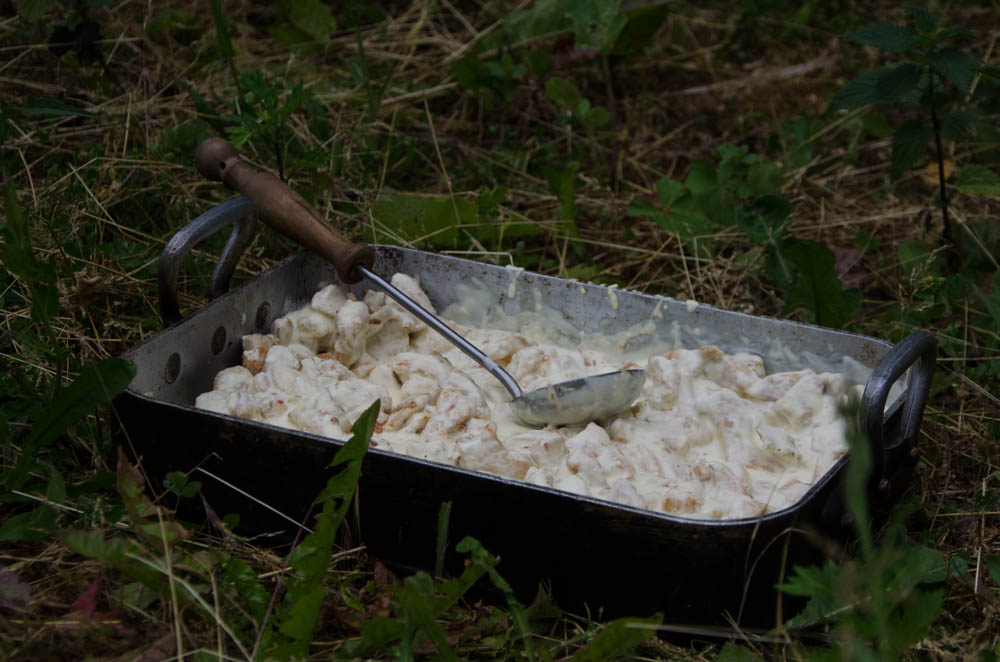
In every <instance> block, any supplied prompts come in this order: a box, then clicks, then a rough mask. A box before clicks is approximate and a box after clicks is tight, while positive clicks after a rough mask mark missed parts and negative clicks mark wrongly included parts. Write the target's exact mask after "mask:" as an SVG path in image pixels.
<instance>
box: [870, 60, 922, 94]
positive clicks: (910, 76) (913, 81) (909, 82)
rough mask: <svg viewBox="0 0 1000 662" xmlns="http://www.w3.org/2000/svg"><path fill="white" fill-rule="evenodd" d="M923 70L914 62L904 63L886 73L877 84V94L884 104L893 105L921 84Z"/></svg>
mask: <svg viewBox="0 0 1000 662" xmlns="http://www.w3.org/2000/svg"><path fill="white" fill-rule="evenodd" d="M922 74H923V69H921V68H920V66H919V65H916V64H914V63H912V62H904V63H903V64H901V65H899V66H898V67H896V68H894V69H891V70H889V71H886V72H885V73H884V74H883V75H882V76H881V77H879V79H878V82H876V84H875V94H876V95H877V96H878V100H879V101H880V102H883V103H892V102H894V101H899V100H900V99H902V98H903V97H904V96H906V94H907V93H908V92H910V90H912V89H913V88H914V87H916V86H917V83H918V82H920V76H921V75H922Z"/></svg>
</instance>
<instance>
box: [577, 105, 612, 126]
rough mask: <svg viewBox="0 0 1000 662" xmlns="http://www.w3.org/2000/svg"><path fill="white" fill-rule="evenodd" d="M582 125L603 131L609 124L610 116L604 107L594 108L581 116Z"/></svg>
mask: <svg viewBox="0 0 1000 662" xmlns="http://www.w3.org/2000/svg"><path fill="white" fill-rule="evenodd" d="M583 123H584V124H586V125H587V126H590V127H593V128H595V129H604V128H607V127H608V125H609V124H611V115H610V114H609V113H608V110H607V109H606V108H605V107H604V106H594V107H593V108H591V109H590V110H589V111H587V114H586V115H584V116H583Z"/></svg>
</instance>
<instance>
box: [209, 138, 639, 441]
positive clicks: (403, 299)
mask: <svg viewBox="0 0 1000 662" xmlns="http://www.w3.org/2000/svg"><path fill="white" fill-rule="evenodd" d="M195 164H196V166H197V168H198V172H200V173H201V174H202V175H204V176H205V177H207V178H208V179H211V180H213V181H221V182H223V183H224V184H225V185H226V186H227V187H229V188H231V189H233V190H236V191H239V192H240V193H242V194H243V195H245V196H247V197H248V198H250V199H251V200H253V201H254V203H255V204H256V205H257V207H258V208H259V209H260V211H261V216H262V217H263V220H264V221H265V222H266V223H267V224H268V225H270V226H271V227H273V228H274V229H275V230H277V231H278V232H280V233H281V234H283V235H285V236H287V237H289V238H290V239H293V240H294V241H296V242H298V243H300V244H302V245H303V246H305V247H306V248H308V249H309V250H311V251H313V252H314V253H316V254H318V255H320V256H321V257H323V258H325V259H327V260H329V261H330V262H331V263H333V265H334V266H335V267H336V269H337V275H338V276H339V277H340V279H341V280H342V281H343V282H345V283H357V282H359V281H360V280H361V279H362V278H367V279H368V280H369V281H371V282H372V283H374V284H375V285H377V286H378V287H379V288H380V289H381V290H383V291H384V292H385V293H386V294H388V295H389V296H390V297H392V298H393V299H395V300H396V301H397V302H398V303H399V304H400V305H401V306H403V308H405V309H406V310H408V311H410V312H411V313H413V314H414V315H416V316H417V317H418V318H420V319H421V320H423V322H424V323H425V324H427V326H429V327H431V328H432V329H434V330H435V331H437V332H438V333H440V334H441V335H442V336H444V337H445V338H447V339H448V340H449V341H451V342H452V343H453V344H454V345H455V346H456V347H458V348H459V349H461V350H462V351H463V352H465V353H466V354H467V355H468V356H469V357H470V358H471V359H472V360H473V361H475V362H476V363H478V364H479V365H481V366H483V367H484V368H486V370H488V371H489V372H490V374H492V375H493V376H494V377H496V378H497V379H498V380H500V383H501V384H503V385H504V388H506V389H507V391H508V392H509V393H510V395H511V398H513V400H512V401H511V410H512V411H513V413H514V416H515V417H516V418H517V420H518V421H519V422H520V423H522V424H524V425H528V426H531V427H541V426H544V425H548V424H552V425H574V424H578V423H586V422H588V421H594V420H601V419H605V418H610V417H611V416H614V415H615V414H617V413H619V412H620V411H622V410H623V409H625V408H626V407H628V406H629V405H631V404H632V401H633V400H635V398H636V396H638V395H639V391H640V390H642V385H643V382H645V380H646V373H645V371H643V370H621V371H616V372H609V373H605V374H602V375H594V376H592V377H583V378H581V379H573V380H570V381H565V382H560V383H558V384H553V385H552V386H546V387H544V388H540V389H536V390H534V391H529V392H527V393H525V392H524V391H522V390H521V387H520V386H518V384H517V381H516V380H515V379H514V378H513V377H512V376H511V375H510V373H508V372H507V371H506V370H504V369H503V368H502V367H501V366H500V365H498V364H497V362H496V361H494V360H493V359H491V358H490V357H489V356H487V355H486V354H484V353H483V352H482V350H480V349H479V348H478V347H476V346H475V345H473V344H472V343H470V342H469V341H468V340H466V339H465V338H463V337H462V336H461V335H459V334H457V333H455V331H454V330H452V329H451V327H449V326H448V325H446V324H445V323H444V322H442V321H441V320H440V319H438V318H437V317H436V316H434V315H433V314H431V313H430V312H429V311H427V310H425V309H424V308H422V307H421V306H420V305H419V304H417V303H416V302H415V301H413V300H412V299H410V298H409V297H408V296H406V295H405V294H403V293H402V292H400V291H399V290H398V289H397V288H395V287H393V285H392V284H390V283H388V282H387V281H385V280H384V279H382V278H381V277H380V276H378V275H377V274H375V273H373V272H372V271H371V269H372V266H373V264H374V261H375V253H374V251H373V250H372V248H371V246H368V245H367V244H355V243H351V242H349V241H347V240H346V239H344V238H343V237H342V236H340V234H338V233H337V232H336V231H335V230H333V228H331V227H330V226H329V225H328V224H327V223H326V221H324V220H323V218H322V217H321V216H320V215H319V213H318V212H317V211H316V210H315V209H314V208H313V207H312V205H310V204H309V203H308V202H307V201H306V200H305V199H304V198H303V197H302V196H300V195H299V194H298V193H296V192H295V191H293V190H292V189H291V188H290V187H289V186H288V185H287V184H285V183H284V182H282V181H281V180H280V179H278V178H277V177H275V176H274V175H272V174H270V173H267V172H263V171H260V170H257V169H256V168H254V167H253V166H252V165H250V164H249V163H247V162H246V161H244V160H243V159H242V158H241V157H240V155H239V153H238V152H237V151H236V148H235V147H233V145H232V144H230V143H229V142H228V141H226V140H223V139H222V138H209V139H207V140H205V141H203V142H202V143H201V144H200V145H198V149H197V150H196V151H195Z"/></svg>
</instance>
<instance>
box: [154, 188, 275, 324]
mask: <svg viewBox="0 0 1000 662" xmlns="http://www.w3.org/2000/svg"><path fill="white" fill-rule="evenodd" d="M256 216H257V206H256V205H255V204H254V203H253V201H252V200H250V199H248V198H244V197H239V198H235V199H233V200H228V201H226V202H223V203H222V204H221V205H219V206H217V207H214V208H212V209H210V210H209V211H207V212H205V213H204V214H202V215H201V216H199V217H198V218H196V219H194V220H193V221H191V222H190V223H189V224H187V225H186V226H184V227H183V228H181V229H180V230H178V231H177V234H175V235H174V236H173V237H171V238H170V241H168V242H167V245H166V246H165V247H164V248H163V253H161V254H160V262H159V265H158V271H159V289H160V315H161V316H162V317H163V322H164V324H166V325H167V326H169V325H171V324H173V323H175V322H179V321H180V320H181V311H180V307H179V306H178V305H177V276H178V274H179V273H180V270H181V262H183V261H184V257H185V256H186V255H187V254H188V253H189V252H191V249H192V248H194V247H195V245H197V244H198V243H200V242H202V241H204V240H205V239H206V238H208V237H210V236H212V235H213V234H215V233H216V232H218V231H219V230H221V229H222V228H224V227H226V226H228V225H232V226H233V231H232V233H231V234H230V235H229V240H228V241H227V242H226V246H225V248H223V249H222V254H221V255H220V256H219V261H218V262H217V263H216V265H215V269H213V270H212V278H211V280H210V281H209V288H208V294H209V297H211V298H212V299H215V298H216V297H219V296H221V295H223V294H225V293H226V292H228V291H229V281H230V279H231V278H232V276H233V271H235V270H236V264H237V262H239V259H240V256H241V255H242V254H243V251H244V250H245V249H246V247H247V244H248V243H250V238H251V237H252V236H253V232H254V228H255V227H256Z"/></svg>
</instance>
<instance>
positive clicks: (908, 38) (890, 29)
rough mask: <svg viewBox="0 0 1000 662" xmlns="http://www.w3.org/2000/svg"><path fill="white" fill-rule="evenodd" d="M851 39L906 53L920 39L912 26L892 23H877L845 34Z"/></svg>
mask: <svg viewBox="0 0 1000 662" xmlns="http://www.w3.org/2000/svg"><path fill="white" fill-rule="evenodd" d="M844 36H845V37H846V38H848V39H850V40H851V41H853V42H855V43H858V44H862V45H864V46H875V47H876V48H881V49H883V50H886V51H891V52H893V53H905V52H906V51H907V50H909V49H910V48H911V47H913V46H914V45H915V44H916V42H917V39H918V35H917V33H916V32H915V31H914V30H913V29H912V28H907V27H903V26H901V25H893V24H891V23H876V24H875V25H868V26H865V27H863V28H861V29H860V30H857V31H855V32H851V33H850V34H847V35H844Z"/></svg>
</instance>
